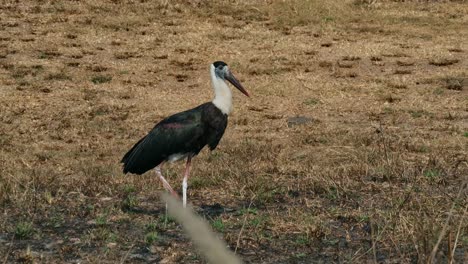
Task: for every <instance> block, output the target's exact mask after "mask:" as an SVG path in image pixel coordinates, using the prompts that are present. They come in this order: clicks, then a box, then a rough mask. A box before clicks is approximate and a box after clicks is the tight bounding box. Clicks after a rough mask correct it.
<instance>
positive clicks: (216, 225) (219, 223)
mask: <svg viewBox="0 0 468 264" xmlns="http://www.w3.org/2000/svg"><path fill="white" fill-rule="evenodd" d="M211 226H213V228H214V229H215V230H216V231H218V232H224V228H225V226H224V223H223V220H222V219H221V218H218V219H216V220H214V221H213V222H212V223H211Z"/></svg>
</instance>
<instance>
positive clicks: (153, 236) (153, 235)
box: [145, 231, 158, 245]
mask: <svg viewBox="0 0 468 264" xmlns="http://www.w3.org/2000/svg"><path fill="white" fill-rule="evenodd" d="M156 241H158V233H157V232H156V231H151V232H149V233H147V234H146V235H145V243H146V244H148V245H152V244H153V243H154V242H156Z"/></svg>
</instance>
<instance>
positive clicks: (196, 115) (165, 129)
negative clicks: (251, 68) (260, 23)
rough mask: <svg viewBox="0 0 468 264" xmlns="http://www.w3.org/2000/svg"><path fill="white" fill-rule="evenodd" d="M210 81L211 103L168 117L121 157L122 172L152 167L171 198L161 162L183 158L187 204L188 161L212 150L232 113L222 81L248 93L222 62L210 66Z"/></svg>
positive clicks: (184, 195) (229, 99) (228, 95)
mask: <svg viewBox="0 0 468 264" xmlns="http://www.w3.org/2000/svg"><path fill="white" fill-rule="evenodd" d="M210 71H211V82H212V84H213V89H214V92H215V97H214V99H213V101H212V102H209V103H204V104H202V105H199V106H197V107H195V108H193V109H190V110H187V111H184V112H180V113H177V114H175V115H172V116H169V117H167V118H165V119H164V120H162V121H161V122H159V123H158V124H156V126H154V128H153V129H152V130H151V131H150V132H149V133H148V134H147V135H146V136H145V137H143V138H142V139H140V141H138V142H137V143H136V144H135V145H134V146H133V147H132V148H131V149H130V150H129V151H128V152H127V154H125V156H124V157H123V158H122V161H121V162H122V163H123V164H124V165H123V172H124V173H125V174H126V173H128V172H130V173H135V174H143V173H145V172H147V171H148V170H151V169H153V168H155V171H156V174H157V175H158V176H159V178H160V180H161V181H162V184H163V186H164V188H165V189H166V190H167V191H169V192H170V193H171V194H172V195H174V196H175V197H178V195H177V193H176V192H175V191H174V190H173V189H172V187H171V186H170V185H169V183H168V182H167V181H166V179H164V177H163V175H162V173H161V167H162V165H163V164H164V163H165V162H174V161H177V160H181V159H184V158H187V163H186V166H185V173H184V179H183V181H182V201H183V205H184V207H185V206H186V203H187V180H188V178H189V173H190V162H191V160H192V158H193V157H194V156H196V155H197V154H198V153H199V152H200V151H201V150H202V149H203V148H204V147H205V146H206V145H208V146H209V148H210V150H214V149H215V148H216V146H217V145H218V143H219V141H220V140H221V137H222V136H223V134H224V130H225V129H226V126H227V118H228V115H229V113H230V112H231V110H232V94H231V90H230V89H229V87H228V86H227V84H226V82H225V80H227V81H229V82H230V83H231V84H232V85H234V87H236V88H237V89H239V91H241V92H242V93H243V94H245V95H246V96H249V93H248V92H247V91H246V90H245V89H244V87H243V86H242V85H241V84H240V83H239V81H238V80H237V79H236V77H234V75H233V74H232V73H231V71H230V70H229V67H228V66H227V64H226V63H224V62H222V61H216V62H214V63H213V64H211V67H210Z"/></svg>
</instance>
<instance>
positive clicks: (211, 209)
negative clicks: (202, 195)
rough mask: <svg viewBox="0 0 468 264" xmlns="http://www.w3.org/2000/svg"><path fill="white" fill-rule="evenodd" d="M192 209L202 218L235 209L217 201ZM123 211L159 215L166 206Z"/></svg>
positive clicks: (164, 211)
mask: <svg viewBox="0 0 468 264" xmlns="http://www.w3.org/2000/svg"><path fill="white" fill-rule="evenodd" d="M193 210H194V211H195V212H196V213H197V214H198V215H200V216H201V217H204V218H216V217H218V216H220V215H222V214H225V213H232V212H234V211H236V210H235V209H232V208H226V207H224V206H223V205H221V204H219V203H215V204H202V205H200V206H199V207H197V208H193ZM124 212H127V213H133V214H141V215H149V216H159V215H162V214H165V213H166V208H165V206H164V205H162V206H161V207H159V208H143V207H134V208H130V209H125V210H124Z"/></svg>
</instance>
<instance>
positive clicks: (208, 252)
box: [161, 193, 242, 264]
mask: <svg viewBox="0 0 468 264" xmlns="http://www.w3.org/2000/svg"><path fill="white" fill-rule="evenodd" d="M161 198H162V199H163V201H165V202H166V203H167V206H168V209H169V215H171V216H172V217H174V218H175V219H176V220H177V221H178V222H179V223H180V224H182V226H183V227H184V229H185V231H186V232H187V233H188V235H189V236H190V237H191V238H192V240H193V242H194V244H195V245H196V246H197V247H198V249H199V250H200V252H201V253H202V254H203V255H204V256H205V257H206V259H207V260H208V262H209V263H225V264H240V263H242V261H241V260H240V259H239V258H238V257H236V256H235V255H234V254H233V253H232V252H231V251H229V250H228V249H227V246H226V243H224V241H221V240H219V239H218V238H217V237H216V235H215V234H214V233H213V232H212V231H211V230H210V227H209V226H208V225H207V224H206V222H205V221H204V220H203V219H202V218H200V217H199V216H197V215H195V213H193V211H192V209H191V208H190V207H188V206H187V208H183V207H182V204H181V203H180V202H179V201H177V200H175V199H174V198H173V197H171V196H170V195H168V194H167V193H162V194H161Z"/></svg>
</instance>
